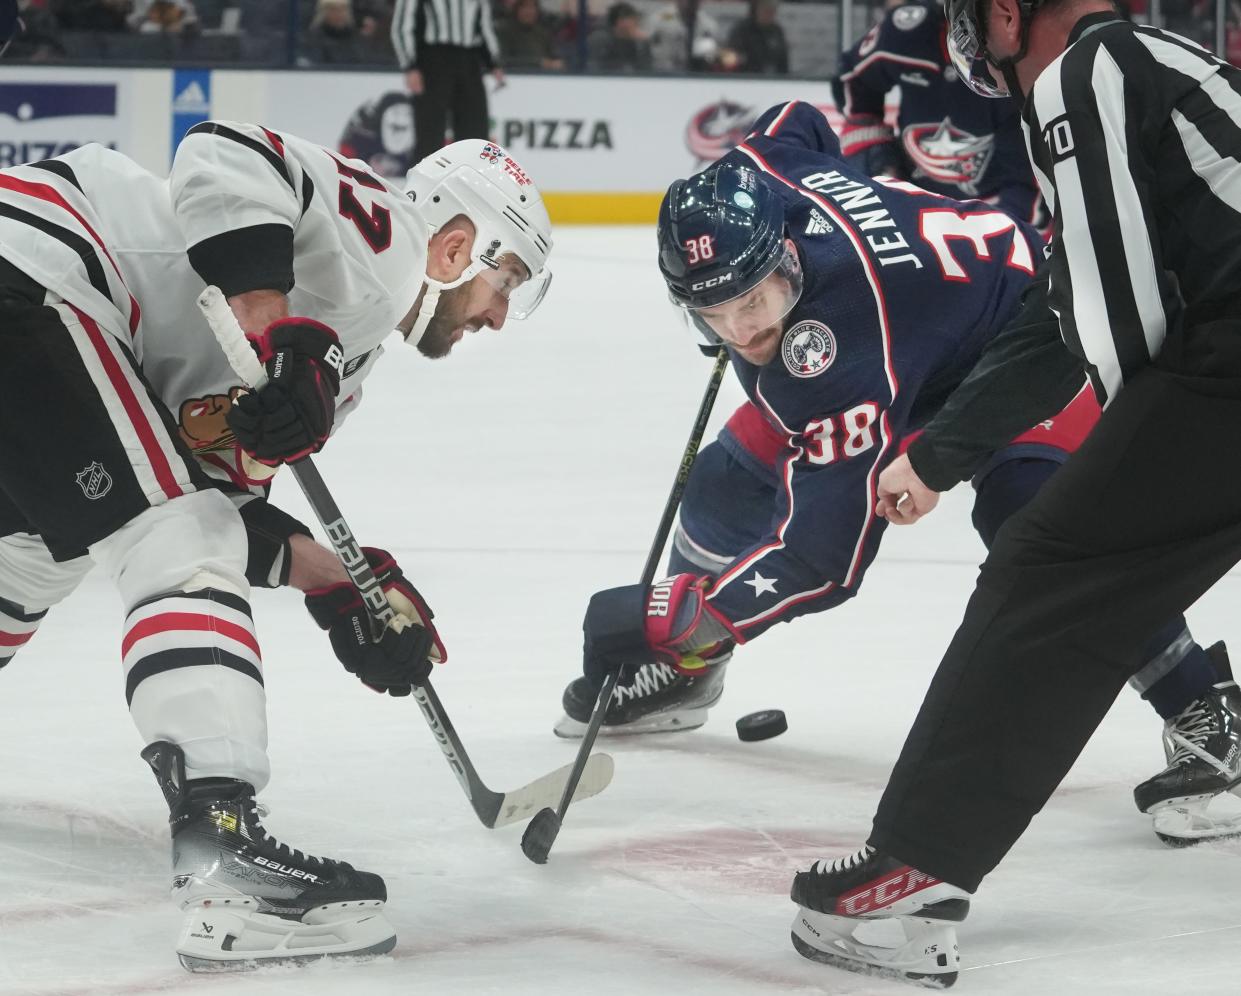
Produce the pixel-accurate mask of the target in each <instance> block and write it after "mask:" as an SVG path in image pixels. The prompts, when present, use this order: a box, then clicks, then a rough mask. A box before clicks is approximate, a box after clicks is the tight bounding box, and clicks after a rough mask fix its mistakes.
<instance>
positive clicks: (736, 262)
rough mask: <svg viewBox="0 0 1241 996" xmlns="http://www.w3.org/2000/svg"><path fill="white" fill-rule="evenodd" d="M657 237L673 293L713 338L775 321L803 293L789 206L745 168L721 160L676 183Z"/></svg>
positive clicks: (670, 190)
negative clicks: (789, 234)
mask: <svg viewBox="0 0 1241 996" xmlns="http://www.w3.org/2000/svg"><path fill="white" fill-rule="evenodd" d="M657 235H658V241H659V272H660V273H661V274H663V278H664V282H665V283H666V284H667V285H668V294H669V296H670V297H671V298H672V300H673V302H674V303H675V304H676V305H678V306H679V307H680V308H682V309H683V310H684V311H685V312H686V314H687V317H689V318H690V319H692V324H694V325H695V326H697V327H698V328H699V329H700V330H701V331H703V332H705V333H706V334H707V335H708V337H709V338H711V339H712V340H713V341H715V340H716V337H722V338H724V339H726V340H729V341H736V339H737V335H738V334H741V335H744V330H745V328H746V327H749V326H756V325H757V326H761V327H762V328H768V327H770V326H772V325H774V324H776V323H777V322H779V321H780V320H781V319H783V318H784V316H785V315H787V314H788V313H789V312H790V311H792V310H793V306H794V305H795V304H796V303H797V299H798V298H799V297H800V296H801V289H802V278H801V267H800V264H799V262H798V259H797V253H796V251H795V250H793V248H792V245H791V243H790V242H789V241H788V240H787V238H786V235H785V226H784V203H783V201H781V199H780V197H779V196H778V195H777V194H776V193H775V192H774V191H773V190H771V189H770V188H768V187H767V186H766V185H765V184H764V183H762V182H761V181H760V179H759V177H758V174H757V173H755V172H754V171H753V170H751V169H748V168H746V167H744V166H735V165H729V164H719V165H716V166H713V167H711V168H710V169H707V170H704V171H703V172H701V173H696V174H694V175H693V176H691V177H690V178H689V179H688V180H676V181H675V182H673V184H672V186H670V187H669V188H668V192H667V193H666V194H665V195H664V200H663V203H662V204H661V205H660V208H659V222H658V229H657ZM773 277H774V278H775V279H774V280H770V278H773ZM769 281H770V282H769ZM760 286H762V287H763V290H762V292H761V293H760V292H759V288H760ZM743 299H744V300H743ZM734 302H736V303H737V306H735V307H734V306H732V305H733V303H734ZM742 309H744V311H745V314H741V313H740V312H741V310H742ZM730 333H731V334H730Z"/></svg>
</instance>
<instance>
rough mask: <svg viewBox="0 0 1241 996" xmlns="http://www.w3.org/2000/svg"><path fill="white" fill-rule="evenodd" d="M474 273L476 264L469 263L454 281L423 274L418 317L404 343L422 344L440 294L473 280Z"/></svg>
mask: <svg viewBox="0 0 1241 996" xmlns="http://www.w3.org/2000/svg"><path fill="white" fill-rule="evenodd" d="M476 272H477V268H476V264H474V263H471V264H470V265H469V266H467V267H466V268H465V272H464V273H463V274H461V276H459V277H458V278H457V279H456V280H449V281H443V280H436V279H435V278H434V277H433V276H431V275H430V274H429V273H427V274H423V277H422V282H423V286H424V287H425V292H424V293H423V295H422V305H421V306H420V307H419V308H418V317H417V318H415V319H414V324H413V327H412V328H411V329H410V330H409V332H408V334H407V335H406V336H405V341H406V342H407V343H409V344H410V345H411V346H417V345H418V344H419V343H420V342H422V337H423V336H424V335H426V334H427V326H428V325H430V324H431V319H432V318H434V317H435V309H436V308H437V307H438V306H439V303H440V294H442V293H443V292H444V291H446V290H452V289H453V288H454V287H460V286H461V285H462V284H463V283H465V282H466V281H467V280H473V279H474V275H475V273H476Z"/></svg>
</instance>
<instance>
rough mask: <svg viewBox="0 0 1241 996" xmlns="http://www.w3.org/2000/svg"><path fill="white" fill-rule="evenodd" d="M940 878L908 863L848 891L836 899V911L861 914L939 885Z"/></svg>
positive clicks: (845, 913) (843, 913)
mask: <svg viewBox="0 0 1241 996" xmlns="http://www.w3.org/2000/svg"><path fill="white" fill-rule="evenodd" d="M938 884H939V879H937V878H934V877H933V876H931V875H928V874H926V873H925V872H920V871H918V870H917V869H916V868H910V867H909V866H908V865H906V866H905V867H904V868H902V869H901V870H900V871H898V872H897V873H896V874H895V875H891V876H889V877H888V878H885V879H883V880H882V881H879V882H872V883H869V884H867V885H866V886H864V887H863V888H861V889H856V890H854V891H853V892H846V893H845V894H844V895H842V896H841V897H840V898H839V899H838V900H837V901H836V912H837V913H839V914H841V915H843V916H861V915H862V914H864V913H871V912H873V911H875V910H881V909H883V908H884V907H886V906H890V905H892V904H893V903H895V902H896V901H897V900H898V899H903V898H905V897H906V896H911V895H913V894H914V893H915V892H921V891H922V890H923V889H927V888H930V887H931V886H932V885H938Z"/></svg>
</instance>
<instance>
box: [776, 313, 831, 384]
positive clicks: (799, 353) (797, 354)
mask: <svg viewBox="0 0 1241 996" xmlns="http://www.w3.org/2000/svg"><path fill="white" fill-rule="evenodd" d="M780 355H781V356H782V357H783V358H784V366H785V367H786V368H787V369H788V372H789V373H791V374H792V375H793V376H794V377H817V376H819V374H821V373H822V372H823V371H824V370H826V369H827V368H828V367H830V366H831V365H832V364H833V363H834V362H835V361H836V337H835V336H834V335H832V330H831V329H829V328H828V327H827V326H826V325H824V324H823V323H822V322H798V323H797V324H796V325H794V326H793V327H792V328H791V329H789V330H788V332H786V333H785V334H784V343H783V345H782V346H781V347H780Z"/></svg>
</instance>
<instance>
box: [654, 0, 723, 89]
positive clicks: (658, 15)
mask: <svg viewBox="0 0 1241 996" xmlns="http://www.w3.org/2000/svg"><path fill="white" fill-rule="evenodd" d="M649 34H650V38H651V55H652V57H653V59H654V63H655V68H656V69H658V70H659V71H660V72H664V73H683V72H685V71H686V70H691V71H694V72H702V71H706V70H713V69H731V68H733V66H734V65H735V64H736V61H737V56H736V53H734V52H733V51H732V50H731V49H727V48H724V47H723V44H722V39H723V37H724V36H723V33H722V32H721V31H720V25H719V22H718V21H717V20H716V19H715V18H714V17H712V16H711V15H710V14H708V13H707V12H706V11H705V10H703V9H702V4H701V2H695V0H672V3H669V4H668V5H667V6H664V7H660V8H658V9H656V10H655V11H654V12H653V13H652V14H651V19H650V21H649Z"/></svg>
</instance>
